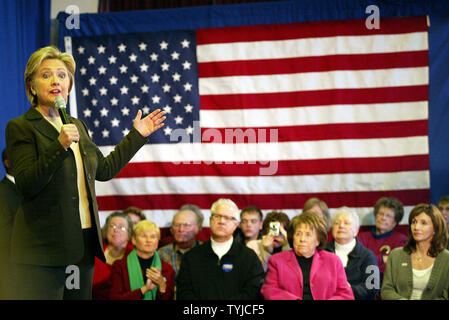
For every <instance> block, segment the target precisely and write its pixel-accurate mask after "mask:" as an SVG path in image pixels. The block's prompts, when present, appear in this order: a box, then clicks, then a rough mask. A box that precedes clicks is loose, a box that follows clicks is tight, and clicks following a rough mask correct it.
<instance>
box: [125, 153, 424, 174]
mask: <svg viewBox="0 0 449 320" xmlns="http://www.w3.org/2000/svg"><path fill="white" fill-rule="evenodd" d="M268 166H269V164H261V163H245V164H232V165H230V164H220V163H213V164H212V165H211V164H205V163H204V162H202V163H189V164H182V163H181V164H174V163H170V162H136V163H129V164H128V165H127V166H126V167H125V168H124V169H123V170H122V171H121V172H120V174H119V175H118V176H117V178H136V177H182V176H223V177H224V176H258V175H260V170H261V168H266V167H268ZM277 166H278V167H277V171H276V175H279V176H284V175H311V174H334V173H337V174H338V173H341V174H343V173H373V172H396V171H418V170H428V169H429V156H428V155H414V156H401V157H379V158H339V159H317V160H283V161H277Z"/></svg>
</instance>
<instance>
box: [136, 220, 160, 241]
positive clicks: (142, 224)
mask: <svg viewBox="0 0 449 320" xmlns="http://www.w3.org/2000/svg"><path fill="white" fill-rule="evenodd" d="M148 230H155V231H156V233H157V235H158V238H159V240H160V239H161V230H160V229H159V227H158V226H157V225H156V224H155V223H154V222H153V221H150V220H141V221H139V222H138V223H136V225H135V226H134V228H133V237H135V236H136V235H137V234H138V233H140V232H143V231H148Z"/></svg>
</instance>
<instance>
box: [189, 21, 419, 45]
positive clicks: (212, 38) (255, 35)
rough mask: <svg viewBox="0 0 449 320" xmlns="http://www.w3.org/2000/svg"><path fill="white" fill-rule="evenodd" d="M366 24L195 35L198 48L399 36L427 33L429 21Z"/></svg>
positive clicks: (205, 31) (277, 26)
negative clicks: (354, 37) (377, 26)
mask: <svg viewBox="0 0 449 320" xmlns="http://www.w3.org/2000/svg"><path fill="white" fill-rule="evenodd" d="M365 22H366V20H365V19H354V20H338V21H312V22H306V23H289V24H266V25H257V26H249V27H246V26H236V27H223V28H213V29H198V30H197V31H196V42H197V45H203V44H211V43H230V42H251V41H270V40H285V39H297V38H319V37H332V36H357V35H376V34H399V33H410V32H420V31H427V20H426V17H425V16H419V17H407V18H402V17H401V18H382V19H381V20H380V28H379V29H368V28H367V27H366V24H365Z"/></svg>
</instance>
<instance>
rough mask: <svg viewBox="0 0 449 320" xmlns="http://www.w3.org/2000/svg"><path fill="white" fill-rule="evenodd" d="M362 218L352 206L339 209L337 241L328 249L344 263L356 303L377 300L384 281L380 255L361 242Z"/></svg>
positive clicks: (334, 233) (335, 227)
mask: <svg viewBox="0 0 449 320" xmlns="http://www.w3.org/2000/svg"><path fill="white" fill-rule="evenodd" d="M359 228H360V220H359V216H358V215H357V213H356V212H355V211H353V210H352V209H350V208H348V207H342V208H339V209H337V211H336V212H335V214H334V216H333V223H332V237H333V240H332V241H331V242H329V243H328V244H327V246H326V250H327V251H330V252H333V253H335V254H336V255H337V256H338V257H339V258H340V260H341V262H342V263H343V267H344V268H345V272H346V277H347V278H348V282H349V284H350V285H351V289H352V292H353V293H354V297H355V299H356V300H374V299H375V298H376V295H377V293H378V291H379V287H380V279H379V269H378V267H377V262H376V256H375V255H374V253H372V252H371V250H369V249H367V248H365V247H364V246H363V245H362V244H361V243H360V241H358V240H357V234H358V232H359Z"/></svg>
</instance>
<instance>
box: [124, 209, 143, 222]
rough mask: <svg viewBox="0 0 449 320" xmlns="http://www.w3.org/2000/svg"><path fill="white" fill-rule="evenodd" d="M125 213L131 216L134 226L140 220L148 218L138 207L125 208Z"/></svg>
mask: <svg viewBox="0 0 449 320" xmlns="http://www.w3.org/2000/svg"><path fill="white" fill-rule="evenodd" d="M123 213H124V214H127V215H128V216H129V217H130V218H131V221H132V222H133V226H135V225H136V224H137V223H138V222H139V221H142V220H146V217H145V214H144V213H143V212H142V210H140V209H139V208H137V207H133V206H131V207H128V208H126V209H125V210H123Z"/></svg>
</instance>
